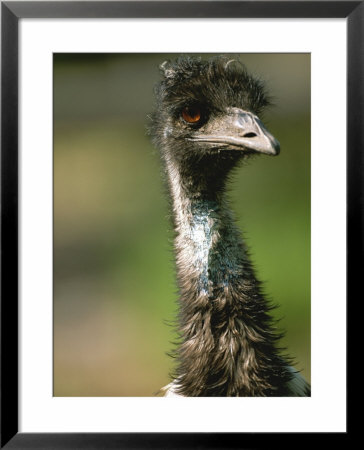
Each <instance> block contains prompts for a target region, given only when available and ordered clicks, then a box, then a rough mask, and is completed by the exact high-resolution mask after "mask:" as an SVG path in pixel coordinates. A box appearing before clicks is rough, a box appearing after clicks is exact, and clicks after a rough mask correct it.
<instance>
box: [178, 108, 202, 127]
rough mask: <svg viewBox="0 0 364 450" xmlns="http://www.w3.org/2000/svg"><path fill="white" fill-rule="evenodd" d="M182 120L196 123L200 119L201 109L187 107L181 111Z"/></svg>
mask: <svg viewBox="0 0 364 450" xmlns="http://www.w3.org/2000/svg"><path fill="white" fill-rule="evenodd" d="M182 118H183V120H184V121H185V122H187V123H197V122H198V121H199V120H200V119H201V109H200V108H199V107H198V106H187V107H186V108H184V109H183V110H182Z"/></svg>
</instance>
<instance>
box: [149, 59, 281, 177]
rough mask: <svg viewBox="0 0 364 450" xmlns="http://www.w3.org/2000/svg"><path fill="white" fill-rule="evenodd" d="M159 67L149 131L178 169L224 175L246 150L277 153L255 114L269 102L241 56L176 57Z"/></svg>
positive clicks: (214, 175)
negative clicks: (235, 58) (160, 76)
mask: <svg viewBox="0 0 364 450" xmlns="http://www.w3.org/2000/svg"><path fill="white" fill-rule="evenodd" d="M160 69H161V72H162V80H161V81H160V83H159V84H158V85H157V87H156V98H157V105H156V109H155V112H154V114H153V116H152V122H153V123H152V127H151V134H152V136H153V140H154V143H155V144H156V146H158V147H159V148H160V150H161V152H162V156H164V158H165V159H167V160H172V161H173V162H175V163H177V164H178V168H179V170H182V171H183V170H184V171H185V172H186V173H190V174H192V176H197V174H199V176H200V177H201V173H202V172H204V173H209V175H210V176H211V177H217V176H220V177H221V176H222V177H223V175H224V174H227V173H228V172H229V170H230V169H231V168H232V167H234V166H235V165H236V164H237V162H238V161H239V160H241V159H244V158H245V157H247V156H248V155H251V154H256V153H265V154H268V155H277V154H278V153H279V148H280V147H279V142H278V141H277V140H276V139H275V138H274V137H273V136H272V135H271V134H270V133H269V131H268V130H267V129H266V128H265V127H264V125H263V123H262V122H261V120H260V119H259V115H260V113H261V112H262V110H263V109H264V108H265V107H266V106H267V105H269V99H268V97H267V94H266V92H265V89H264V85H263V84H262V83H261V82H260V81H259V80H257V79H255V78H254V77H253V76H251V75H250V74H249V73H248V72H247V71H246V69H245V67H244V66H243V65H242V64H241V63H240V62H239V61H235V60H233V59H231V58H229V57H226V56H223V57H221V56H220V57H215V58H211V59H210V60H202V59H201V58H197V57H193V58H191V57H180V58H178V59H177V60H176V61H174V62H169V61H166V62H164V63H163V64H162V65H161V66H160ZM193 174H194V175H193Z"/></svg>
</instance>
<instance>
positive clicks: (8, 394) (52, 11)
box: [1, 1, 364, 449]
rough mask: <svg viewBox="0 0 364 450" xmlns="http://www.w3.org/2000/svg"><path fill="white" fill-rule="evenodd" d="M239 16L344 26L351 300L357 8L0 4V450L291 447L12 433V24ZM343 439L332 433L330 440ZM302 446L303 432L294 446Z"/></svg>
mask: <svg viewBox="0 0 364 450" xmlns="http://www.w3.org/2000/svg"><path fill="white" fill-rule="evenodd" d="M239 17H241V18H346V20H347V77H348V78H347V180H348V182H347V302H348V300H349V299H350V298H352V299H353V300H354V298H353V297H354V295H355V296H357V285H358V283H359V282H360V279H361V277H362V273H363V268H364V267H363V245H362V244H363V241H362V236H363V231H362V230H363V198H364V186H363V177H362V173H363V169H364V167H363V157H364V156H363V155H364V152H363V144H364V127H363V123H364V89H363V88H364V1H213V2H207V1H193V2H186V1H173V2H172V1H169V2H166V1H164V2H163V1H160V2H157V1H125V2H120V1H114V2H107V1H105V2H104V1H92V2H91V1H90V2H89V1H86V2H82V1H81V2H77V1H72V2H67V1H65V2H62V1H59V2H58V1H57V2H47V1H44V2H43V1H38V2H33V1H30V2H22V1H5V2H1V67H2V78H1V92H2V95H1V204H2V208H1V448H9V449H10V448H13V449H25V448H39V449H41V448H44V449H50V448H52V449H76V448H77V449H97V448H103V449H107V448H119V449H129V448H134V449H137V448H155V449H162V448H178V449H182V448H257V447H261V446H263V444H264V442H265V443H266V445H268V442H269V443H270V444H269V447H270V446H271V445H273V444H274V443H276V444H277V443H278V440H279V444H280V446H282V445H284V444H287V445H293V444H294V443H296V442H297V436H296V435H295V434H290V435H289V434H288V435H285V440H284V442H283V441H282V437H281V436H280V435H279V433H275V434H267V433H265V434H256V433H244V434H242V433H193V434H192V433H135V434H130V433H35V434H33V433H19V432H18V412H19V411H18V399H19V398H18V331H19V330H18V262H19V260H18V249H19V246H18V183H19V178H18V78H19V73H18V50H19V48H18V22H19V19H22V18H239ZM359 292H360V291H359ZM348 348H349V346H348ZM333 395H334V394H333ZM348 417H349V416H348ZM347 430H348V431H349V428H348V429H347ZM347 436H348V432H347V433H338V436H336V439H342V438H345V437H347ZM306 439H308V433H307V434H306V435H303V436H302V437H300V443H302V444H305V440H306ZM317 439H318V435H316V441H315V442H316V443H317V442H318V441H317Z"/></svg>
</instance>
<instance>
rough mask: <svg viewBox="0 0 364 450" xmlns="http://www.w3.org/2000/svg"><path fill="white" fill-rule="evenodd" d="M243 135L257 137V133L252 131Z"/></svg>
mask: <svg viewBox="0 0 364 450" xmlns="http://www.w3.org/2000/svg"><path fill="white" fill-rule="evenodd" d="M243 137H245V138H253V137H257V135H256V134H255V133H253V132H251V133H246V134H244V136H243Z"/></svg>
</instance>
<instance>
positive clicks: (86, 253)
mask: <svg viewBox="0 0 364 450" xmlns="http://www.w3.org/2000/svg"><path fill="white" fill-rule="evenodd" d="M175 56H176V55H167V54H55V55H54V395H55V396H152V395H154V394H155V393H156V391H158V389H159V388H160V387H162V386H164V385H165V384H167V383H168V382H169V378H168V374H169V372H170V371H171V369H172V368H173V364H174V362H173V360H172V359H171V358H170V357H169V356H167V354H166V353H167V352H169V351H170V350H171V349H172V348H173V345H172V344H171V342H172V341H173V340H174V339H175V337H176V336H175V332H174V330H173V328H172V327H171V326H169V325H168V324H166V322H168V321H172V320H173V319H174V318H175V313H176V304H177V296H176V288H175V282H174V280H175V278H174V263H173V253H172V245H171V241H172V233H171V227H170V222H169V216H168V215H169V211H168V206H167V200H166V197H165V195H164V187H163V183H162V181H161V173H160V165H159V157H158V152H157V151H156V150H155V149H154V148H153V147H152V145H151V144H150V142H149V138H148V136H147V133H146V124H147V120H148V119H147V115H148V113H150V112H151V111H152V109H153V86H154V84H155V83H156V82H157V80H158V78H159V71H158V66H159V64H160V63H161V62H163V61H164V60H166V59H168V58H174V57H175ZM204 57H206V55H205V56H204ZM240 58H241V60H242V61H243V62H244V63H245V64H246V66H247V67H248V69H250V71H251V72H253V73H255V74H257V75H259V77H260V78H262V79H264V80H265V81H266V82H267V86H268V88H269V90H270V92H271V94H272V95H273V97H274V102H275V106H274V107H273V108H271V109H270V110H269V111H268V112H267V113H266V114H265V117H264V122H265V124H266V125H267V127H268V129H269V130H270V131H271V132H272V134H273V135H274V136H275V137H276V138H277V139H278V140H279V141H280V143H281V154H280V155H279V156H278V157H277V158H269V157H265V156H262V157H258V158H255V159H254V160H253V161H252V162H251V163H249V164H248V165H247V166H246V167H243V168H241V169H240V170H239V171H238V172H237V173H236V177H235V181H234V182H233V184H232V186H231V198H232V204H233V207H234V210H235V212H236V215H237V217H238V219H239V225H240V227H241V228H242V230H243V231H244V235H245V237H246V239H247V242H248V245H249V247H250V250H251V253H252V257H253V261H254V263H255V266H256V270H257V274H258V277H259V278H260V279H261V280H263V281H264V282H265V290H266V293H267V295H268V296H269V297H270V298H272V299H273V301H274V302H275V303H277V304H278V305H279V308H278V309H277V310H276V311H275V315H276V316H277V317H279V318H282V319H281V321H280V327H281V328H282V329H284V330H286V336H285V338H284V340H283V345H284V346H286V347H287V352H288V353H289V354H291V355H292V356H294V358H295V361H296V367H297V368H298V369H301V370H302V373H303V375H304V376H305V377H306V378H307V379H308V380H310V55H309V54H242V55H240Z"/></svg>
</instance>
